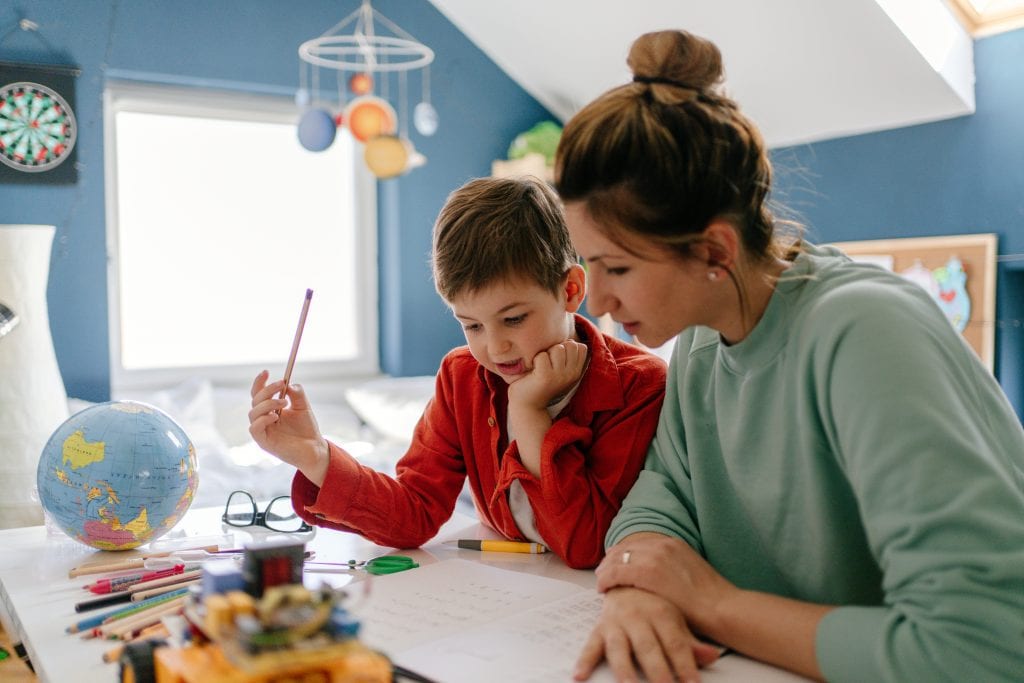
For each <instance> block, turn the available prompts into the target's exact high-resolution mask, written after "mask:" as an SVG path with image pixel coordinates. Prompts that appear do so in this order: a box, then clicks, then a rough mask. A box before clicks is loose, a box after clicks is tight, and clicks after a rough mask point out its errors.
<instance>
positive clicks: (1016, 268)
mask: <svg viewBox="0 0 1024 683" xmlns="http://www.w3.org/2000/svg"><path fill="white" fill-rule="evenodd" d="M974 65H975V76H976V86H975V95H976V111H975V113H974V114H973V115H971V116H965V117H961V118H957V119H951V120H948V121H941V122H937V123H931V124H926V125H920V126H913V127H909V128H902V129H899V130H892V131H886V132H882V133H874V134H870V135H860V136H857V137H851V138H843V139H838V140H830V141H827V142H821V143H817V144H813V145H805V146H799V147H790V148H786V149H779V150H774V151H773V153H772V157H773V161H774V163H775V170H776V181H777V182H776V186H775V187H776V190H775V195H774V198H775V199H776V200H778V201H780V202H781V203H783V204H784V205H786V206H788V207H789V208H791V209H793V210H795V211H796V212H797V213H798V214H799V215H798V216H797V218H798V219H799V220H800V221H801V222H803V223H804V224H805V226H806V227H807V228H808V237H809V238H810V239H811V240H812V241H818V242H832V241H842V240H858V239H880V238H886V237H916V236H924V235H955V234H961V233H982V232H992V233H996V234H997V235H998V236H999V253H1000V255H1003V256H1004V257H1008V258H1004V259H1003V260H1001V261H1000V263H999V269H998V277H997V283H996V288H997V298H996V317H997V320H996V321H995V324H996V368H995V370H996V376H997V377H998V378H999V381H1000V383H1001V384H1002V386H1003V389H1004V390H1005V391H1006V393H1007V395H1008V396H1009V398H1010V400H1011V402H1012V403H1013V404H1014V406H1015V408H1016V410H1017V413H1018V415H1021V416H1024V327H1022V321H1024V260H1020V261H1014V260H1012V259H1013V255H1021V254H1024V30H1017V31H1013V32H1009V33H1003V34H1000V35H996V36H992V37H989V38H983V39H981V40H978V41H976V42H975V45H974ZM813 96H814V95H813V93H808V97H813ZM794 106H799V105H798V104H795V105H794Z"/></svg>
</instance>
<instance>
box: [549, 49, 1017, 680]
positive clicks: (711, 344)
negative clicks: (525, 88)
mask: <svg viewBox="0 0 1024 683" xmlns="http://www.w3.org/2000/svg"><path fill="white" fill-rule="evenodd" d="M628 62H629V65H630V67H631V69H632V71H633V73H634V78H633V82H632V83H630V84H627V85H624V86H621V87H618V88H615V89H613V90H611V91H609V92H608V93H606V94H605V95H603V96H601V97H600V98H598V99H597V100H596V101H594V102H593V103H591V104H590V105H588V106H587V107H585V108H584V109H583V110H582V111H581V112H579V113H578V114H577V115H576V116H575V117H574V118H573V119H572V120H571V121H570V122H569V123H568V125H567V126H566V128H565V131H564V133H563V136H562V140H561V143H560V145H559V149H558V155H557V159H556V186H557V189H558V191H559V193H560V194H561V196H562V198H563V200H564V201H565V204H566V211H567V219H568V223H569V228H570V233H571V235H572V238H573V242H574V244H575V246H576V248H577V251H578V252H579V253H580V255H581V256H582V257H583V258H584V259H585V260H586V262H587V264H588V267H589V275H590V292H589V297H588V302H589V303H588V305H589V308H590V312H591V313H592V314H594V315H595V316H599V315H603V314H610V315H611V316H612V317H613V318H614V319H615V320H617V321H618V322H620V323H621V324H622V325H623V327H624V329H625V330H626V332H628V333H629V334H632V335H634V336H635V337H636V338H637V339H638V340H639V341H641V342H642V343H644V344H646V345H648V346H651V347H654V346H659V345H661V344H663V343H664V342H666V341H667V340H669V339H671V338H672V337H673V336H675V335H677V334H678V335H679V338H678V341H677V342H676V347H675V352H674V355H673V358H672V364H671V367H670V370H669V377H668V387H667V392H666V396H665V404H664V407H663V409H662V414H661V418H660V423H659V427H658V432H657V435H656V437H655V439H654V442H653V443H652V445H651V449H650V451H649V453H648V459H647V463H646V466H645V469H644V471H643V472H642V473H641V475H640V478H639V479H638V480H637V483H636V484H635V485H634V487H633V489H632V491H631V492H630V494H629V495H628V496H627V498H626V500H625V501H624V503H623V507H622V509H621V511H620V512H619V514H618V515H617V517H616V518H615V520H614V521H613V523H612V526H611V528H610V529H609V532H608V536H607V538H606V545H607V546H608V552H607V556H606V558H605V560H604V561H603V562H602V563H601V565H600V566H599V567H598V569H597V576H598V588H599V589H600V590H602V591H605V592H606V597H605V602H604V608H603V612H602V616H601V618H600V620H599V623H598V624H597V626H596V627H595V629H594V631H593V633H592V634H591V637H590V639H589V641H588V643H587V644H586V646H585V648H584V650H583V652H582V654H581V655H580V659H579V662H578V665H577V677H578V678H580V679H585V678H587V677H588V676H589V674H590V672H591V671H592V670H593V668H594V666H596V664H597V663H598V662H599V661H600V660H601V659H602V658H605V659H607V660H608V662H609V664H610V666H611V668H612V670H613V672H614V673H615V675H616V677H617V678H618V679H619V680H633V679H634V678H635V676H636V674H637V672H636V668H637V667H639V669H640V670H642V671H643V673H644V674H645V675H646V676H647V678H648V679H649V680H651V681H671V680H676V679H678V680H685V681H690V680H696V679H697V677H698V674H697V668H698V667H699V666H703V665H707V664H709V663H710V662H712V661H713V660H714V659H715V657H716V655H717V652H718V649H717V648H714V647H712V646H711V645H710V644H709V643H711V642H714V643H717V644H719V645H721V646H724V647H727V648H730V649H733V650H736V651H738V652H741V653H744V654H746V655H748V656H750V657H754V658H757V659H761V660H764V661H767V662H770V663H773V664H775V665H778V666H781V667H784V668H786V669H789V670H792V671H795V672H798V673H801V674H803V675H806V676H810V677H814V678H825V679H828V680H836V681H938V680H947V679H948V680H960V681H963V680H972V681H979V680H986V681H987V680H1019V677H1020V676H1021V675H1022V673H1021V672H1024V431H1022V429H1021V425H1020V422H1019V420H1018V419H1017V417H1016V415H1015V414H1014V412H1013V410H1012V408H1011V407H1010V405H1009V403H1008V402H1007V400H1006V398H1005V396H1004V395H1003V393H1002V391H1001V390H1000V388H999V386H998V384H997V383H996V382H995V380H994V379H993V378H992V376H991V375H990V374H989V373H988V371H987V370H986V369H985V368H984V367H983V366H982V365H981V364H980V362H979V361H978V359H977V358H976V356H975V355H974V354H973V352H972V351H971V350H970V348H969V347H968V346H967V345H966V344H965V343H964V341H963V339H962V338H961V337H960V336H959V335H958V334H957V333H956V332H955V331H954V329H953V327H952V326H951V325H950V324H949V322H948V321H947V320H946V319H945V318H944V317H943V315H942V313H941V312H940V310H939V309H938V307H937V306H935V305H934V303H933V302H932V301H931V300H930V299H929V297H928V294H927V293H926V292H925V291H924V290H923V289H921V288H919V287H917V286H916V285H914V284H912V283H909V282H906V281H905V280H903V279H902V278H900V277H899V276H896V275H893V274H892V273H888V272H885V271H883V270H881V269H878V268H875V267H873V266H867V265H861V264H856V263H853V262H851V261H850V260H848V259H847V258H845V257H844V256H843V255H842V254H841V253H839V252H838V251H836V250H833V249H828V248H820V247H815V246H813V245H810V244H806V243H801V242H800V241H796V240H792V239H790V240H789V241H788V243H787V242H786V241H785V240H783V239H782V238H781V237H780V236H779V235H777V234H776V221H775V220H774V219H773V217H772V216H771V214H770V212H769V211H768V209H767V207H766V205H765V199H766V196H767V194H768V192H769V189H770V180H771V169H770V164H769V161H768V157H767V154H766V151H765V147H764V143H763V141H762V139H761V136H760V134H759V133H758V131H757V129H756V128H755V127H754V125H753V124H752V123H751V122H750V121H749V120H748V119H747V118H745V117H744V115H743V114H741V113H740V112H739V111H738V109H737V107H736V104H735V103H734V102H732V101H731V100H729V99H728V98H726V97H724V96H723V95H721V94H719V93H718V92H717V91H716V88H715V86H716V84H717V83H718V82H719V81H720V80H721V77H722V64H721V56H720V54H719V52H718V49H717V48H716V47H715V46H714V45H713V44H711V43H710V42H708V41H706V40H703V39H701V38H698V37H695V36H693V35H690V34H688V33H685V32H679V31H665V32H659V33H652V34H647V35H644V36H641V37H640V38H639V39H638V40H637V41H636V42H635V43H634V45H633V47H632V50H631V52H630V55H629V60H628ZM634 658H635V659H634Z"/></svg>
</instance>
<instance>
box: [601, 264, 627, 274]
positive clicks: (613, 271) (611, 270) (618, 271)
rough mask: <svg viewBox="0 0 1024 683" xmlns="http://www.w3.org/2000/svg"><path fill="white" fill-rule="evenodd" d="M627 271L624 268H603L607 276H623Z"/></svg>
mask: <svg viewBox="0 0 1024 683" xmlns="http://www.w3.org/2000/svg"><path fill="white" fill-rule="evenodd" d="M628 271H629V268H626V267H625V266H619V267H618V268H605V269H604V272H606V273H608V274H609V275H625V274H626V272H628Z"/></svg>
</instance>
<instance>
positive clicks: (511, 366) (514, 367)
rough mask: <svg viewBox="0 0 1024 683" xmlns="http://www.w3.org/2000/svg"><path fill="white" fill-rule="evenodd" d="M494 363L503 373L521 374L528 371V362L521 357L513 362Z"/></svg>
mask: <svg viewBox="0 0 1024 683" xmlns="http://www.w3.org/2000/svg"><path fill="white" fill-rule="evenodd" d="M494 365H495V367H497V368H498V372H500V373H501V374H503V375H521V374H523V373H524V372H526V363H524V362H523V360H522V359H521V358H520V359H519V360H517V361H514V362H512V363H495V364H494Z"/></svg>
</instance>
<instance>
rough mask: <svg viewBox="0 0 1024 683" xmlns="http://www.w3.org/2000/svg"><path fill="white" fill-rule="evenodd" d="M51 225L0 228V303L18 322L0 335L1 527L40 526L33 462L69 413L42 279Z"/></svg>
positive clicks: (46, 277) (45, 276)
mask: <svg viewBox="0 0 1024 683" xmlns="http://www.w3.org/2000/svg"><path fill="white" fill-rule="evenodd" d="M55 231H56V230H55V228H54V227H53V226H52V225H0V302H2V303H3V305H4V307H5V308H6V309H7V310H8V311H10V312H11V315H10V316H6V315H5V318H9V319H10V320H11V321H16V323H17V324H11V325H9V326H8V327H7V330H6V333H5V334H4V335H3V336H2V337H0V481H2V482H3V486H4V495H3V496H0V529H6V528H12V527H20V526H33V525H38V524H42V523H43V513H42V508H41V507H40V506H39V503H38V501H37V496H35V495H34V492H35V488H36V466H37V464H38V463H39V455H40V454H41V453H42V451H43V446H44V445H45V444H46V440H47V439H49V438H50V434H52V433H53V430H55V429H56V428H57V427H58V426H60V424H61V423H62V422H63V421H64V420H66V419H67V418H68V399H67V394H66V393H65V390H64V382H63V380H62V379H61V376H60V369H59V368H58V366H57V356H56V354H55V353H54V351H53V340H52V338H51V337H50V317H49V313H48V311H47V305H46V284H47V281H48V280H49V272H50V250H51V247H52V245H53V235H54V232H55Z"/></svg>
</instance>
